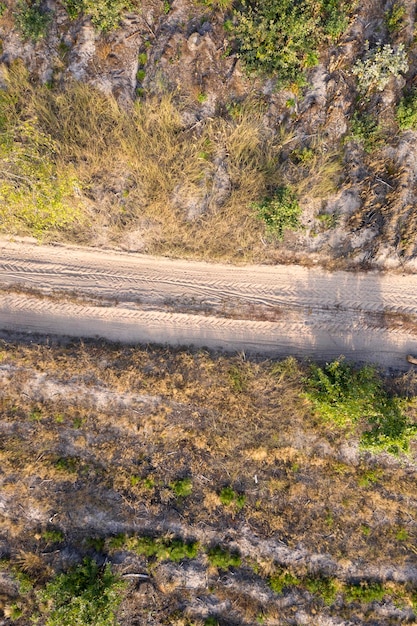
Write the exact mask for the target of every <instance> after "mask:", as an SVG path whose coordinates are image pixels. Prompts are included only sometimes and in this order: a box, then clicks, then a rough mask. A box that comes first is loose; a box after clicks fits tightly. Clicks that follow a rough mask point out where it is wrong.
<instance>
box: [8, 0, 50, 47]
mask: <svg viewBox="0 0 417 626" xmlns="http://www.w3.org/2000/svg"><path fill="white" fill-rule="evenodd" d="M14 19H15V22H16V27H17V29H18V30H19V31H20V32H21V34H22V36H23V38H24V39H31V40H32V41H38V40H39V39H43V38H44V37H45V35H46V33H47V31H48V28H49V24H50V23H51V20H52V14H51V12H50V11H47V10H45V9H44V8H43V3H42V2H41V1H40V0H39V1H37V0H35V1H34V2H30V1H29V0H19V2H18V3H17V5H16V12H15V18H14Z"/></svg>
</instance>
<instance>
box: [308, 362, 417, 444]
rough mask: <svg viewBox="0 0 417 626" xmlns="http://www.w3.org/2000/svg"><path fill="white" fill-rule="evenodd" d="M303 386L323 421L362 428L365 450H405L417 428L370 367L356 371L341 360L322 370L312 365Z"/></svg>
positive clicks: (398, 401)
mask: <svg viewBox="0 0 417 626" xmlns="http://www.w3.org/2000/svg"><path fill="white" fill-rule="evenodd" d="M306 383H307V397H308V398H309V399H310V401H311V402H312V404H313V407H314V409H315V410H316V412H317V413H318V414H319V415H320V416H321V417H322V418H323V419H326V420H330V421H333V422H334V423H335V424H337V425H338V426H340V427H344V428H346V427H350V428H352V427H354V426H355V425H356V424H361V425H362V428H361V431H362V433H361V443H362V445H363V446H364V447H367V448H371V449H374V450H375V451H377V450H387V451H388V452H391V453H393V454H398V453H399V452H400V451H406V450H408V446H409V441H410V439H411V438H412V437H413V436H414V435H415V433H416V431H417V427H416V425H415V424H413V423H412V422H410V420H409V419H408V417H407V415H406V414H405V413H404V412H403V410H402V405H401V402H400V400H399V399H398V398H396V397H390V396H388V394H387V392H386V391H385V390H384V389H383V387H382V381H381V379H380V378H379V376H378V374H377V372H376V370H375V369H374V368H373V367H370V366H365V367H363V368H361V369H358V370H357V369H354V368H353V367H351V366H349V365H348V364H347V363H345V362H343V361H340V360H339V361H333V363H330V364H327V365H326V366H325V367H324V368H321V367H318V366H316V365H313V366H312V367H311V374H310V377H309V378H308V379H307V380H306Z"/></svg>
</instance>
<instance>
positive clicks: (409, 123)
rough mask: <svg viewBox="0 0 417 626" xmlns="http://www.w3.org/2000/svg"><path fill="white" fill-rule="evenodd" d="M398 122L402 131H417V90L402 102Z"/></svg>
mask: <svg viewBox="0 0 417 626" xmlns="http://www.w3.org/2000/svg"><path fill="white" fill-rule="evenodd" d="M397 122H398V126H399V127H400V128H401V130H417V89H415V90H413V91H410V93H408V94H406V95H405V96H404V97H403V98H402V99H401V100H400V103H399V105H398V108H397Z"/></svg>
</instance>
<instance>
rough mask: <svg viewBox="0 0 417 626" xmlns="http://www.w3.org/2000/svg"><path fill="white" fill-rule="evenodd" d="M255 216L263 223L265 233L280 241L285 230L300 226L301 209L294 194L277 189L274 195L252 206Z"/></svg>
mask: <svg viewBox="0 0 417 626" xmlns="http://www.w3.org/2000/svg"><path fill="white" fill-rule="evenodd" d="M253 207H254V209H255V210H256V213H257V216H258V218H259V219H261V220H262V221H263V222H265V225H266V228H267V231H268V232H269V233H270V234H271V235H274V236H276V237H277V238H278V239H282V238H283V236H284V232H285V230H296V229H297V228H299V226H300V219H299V218H300V215H301V208H300V205H299V204H298V200H297V198H296V196H295V194H294V193H293V192H292V191H291V189H289V188H288V187H278V189H277V190H276V191H275V193H274V195H273V196H271V197H268V198H264V199H263V200H262V202H259V203H255V204H254V205H253Z"/></svg>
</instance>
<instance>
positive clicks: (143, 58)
mask: <svg viewBox="0 0 417 626" xmlns="http://www.w3.org/2000/svg"><path fill="white" fill-rule="evenodd" d="M147 60H148V55H147V54H146V52H141V53H140V54H139V55H138V65H139V67H143V66H144V65H146V62H147Z"/></svg>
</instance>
